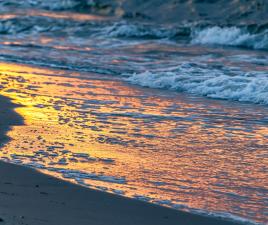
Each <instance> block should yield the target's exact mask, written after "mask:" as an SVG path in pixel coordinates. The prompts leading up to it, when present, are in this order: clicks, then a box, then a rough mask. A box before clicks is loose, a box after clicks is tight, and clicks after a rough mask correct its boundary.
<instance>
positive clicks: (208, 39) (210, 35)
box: [191, 26, 268, 49]
mask: <svg viewBox="0 0 268 225" xmlns="http://www.w3.org/2000/svg"><path fill="white" fill-rule="evenodd" d="M191 43H193V44H216V45H227V46H238V47H247V48H253V49H268V29H266V30H264V31H262V32H259V33H250V32H249V31H248V29H247V28H246V27H245V28H239V27H235V26H232V27H219V26H213V27H207V28H204V29H196V30H194V31H193V32H192V41H191Z"/></svg>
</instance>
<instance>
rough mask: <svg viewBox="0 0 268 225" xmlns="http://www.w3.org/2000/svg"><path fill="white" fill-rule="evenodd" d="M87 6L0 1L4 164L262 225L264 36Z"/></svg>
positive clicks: (267, 84) (267, 83)
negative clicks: (13, 116) (9, 118)
mask: <svg viewBox="0 0 268 225" xmlns="http://www.w3.org/2000/svg"><path fill="white" fill-rule="evenodd" d="M81 2H82V3H83V4H81ZM85 2H86V3H85ZM85 2H83V1H78V0H65V1H56V0H47V1H40V0H25V1H19V0H6V1H3V0H1V1H0V94H1V95H4V96H7V97H9V98H11V99H12V100H13V102H14V103H16V104H17V105H18V108H17V109H16V112H17V113H18V114H19V115H21V117H22V118H23V119H24V122H23V124H21V125H14V126H13V128H12V129H11V130H10V131H9V132H8V136H9V137H10V141H9V142H8V143H6V144H5V145H3V146H2V147H1V150H0V157H1V159H2V160H4V161H7V162H11V163H16V164H22V165H25V166H29V167H33V168H36V169H38V170H39V171H41V172H43V173H47V174H50V175H52V176H56V177H58V178H60V179H64V180H68V181H70V182H73V183H76V184H79V185H82V186H85V187H88V188H93V189H97V190H100V191H105V192H110V193H114V194H116V195H122V196H126V197H130V198H135V199H138V200H140V201H146V202H150V203H153V204H158V205H162V206H165V207H170V208H174V209H177V210H182V211H187V212H190V213H193V214H200V215H204V216H209V217H220V218H223V219H225V220H231V221H238V222H240V223H242V224H266V223H267V221H268V176H267V174H268V52H267V51H268V26H264V25H262V26H258V25H256V24H255V25H254V26H253V25H252V24H250V25H249V24H242V25H241V24H240V25H234V24H225V25H223V24H220V23H216V22H215V23H207V22H202V21H198V22H196V21H194V22H193V21H183V22H180V21H178V22H176V23H174V22H172V23H168V22H166V23H155V22H154V21H153V20H150V18H146V17H145V16H144V15H142V14H141V15H139V14H137V13H136V14H135V15H136V16H137V15H138V16H137V18H136V17H133V15H132V16H130V15H129V14H127V15H124V16H122V12H121V14H120V12H119V14H120V16H118V14H116V13H111V12H110V11H109V13H106V11H107V8H108V7H102V11H101V13H98V12H96V10H95V11H94V13H92V12H88V11H87V10H88V8H90V7H91V8H92V7H93V6H94V7H95V8H96V7H97V6H98V4H97V3H96V2H98V1H85ZM207 4H208V3H207ZM211 4H212V3H211ZM215 4H217V3H215ZM245 4H246V3H245ZM85 5H86V6H85ZM83 7H87V8H83ZM140 17H142V19H141V18H140Z"/></svg>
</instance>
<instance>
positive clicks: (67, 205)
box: [0, 97, 241, 225]
mask: <svg viewBox="0 0 268 225" xmlns="http://www.w3.org/2000/svg"><path fill="white" fill-rule="evenodd" d="M0 104H1V106H2V111H1V120H2V122H1V129H0V135H1V145H2V144H4V143H6V142H7V141H8V138H7V135H6V133H7V131H8V130H10V128H11V126H14V125H22V124H23V119H22V118H21V117H20V116H19V115H18V114H17V113H16V112H15V111H14V108H15V107H16V106H17V105H15V104H13V103H11V101H10V99H8V98H7V97H0ZM0 174H1V175H0V176H1V177H0V200H1V203H0V218H1V219H0V222H1V224H28V225H31V224H32V225H39V224H40V225H42V224H49V225H53V224H55V225H61V224H64V225H68V224H72V225H73V224H76V225H80V224H81V225H83V224H85V225H86V224H94V225H107V224H109V225H121V224H122V225H125V224H128V225H151V224H152V225H158V224H159V225H161V224H169V225H172V224H183V225H196V224H198V225H214V224H217V225H232V224H233V225H234V224H241V223H238V222H228V221H226V220H223V219H218V218H212V217H205V216H199V215H194V214H190V213H187V212H182V211H178V210H175V209H170V208H167V207H163V206H158V205H154V204H151V203H147V202H143V201H139V200H136V199H130V198H126V197H122V196H117V195H115V194H111V193H106V192H101V191H98V190H93V189H89V188H86V187H82V186H79V185H76V184H73V183H69V182H67V181H63V180H60V179H57V178H54V177H50V176H48V175H45V174H42V173H41V172H38V171H36V170H34V169H31V168H28V167H26V166H23V165H22V166H21V165H15V164H11V163H6V162H3V161H0Z"/></svg>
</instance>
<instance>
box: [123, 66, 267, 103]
mask: <svg viewBox="0 0 268 225" xmlns="http://www.w3.org/2000/svg"><path fill="white" fill-rule="evenodd" d="M127 81H129V82H131V83H132V84H137V85H141V86H144V87H150V88H160V89H167V90H175V91H183V92H187V93H193V94H197V95H202V96H207V97H211V98H218V99H227V100H236V101H242V102H251V103H258V104H268V73H264V72H262V73H260V72H250V73H244V74H243V73H242V72H238V71H236V72H235V74H234V73H232V71H229V73H226V71H225V70H217V69H209V68H206V67H201V66H200V67H195V66H191V65H190V64H187V63H186V64H184V65H181V66H180V67H178V68H177V70H175V71H174V70H173V71H168V70H167V71H166V72H165V71H164V72H163V71H146V72H143V73H135V74H132V75H130V76H129V77H128V78H127Z"/></svg>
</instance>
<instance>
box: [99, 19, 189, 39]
mask: <svg viewBox="0 0 268 225" xmlns="http://www.w3.org/2000/svg"><path fill="white" fill-rule="evenodd" d="M190 31H191V30H190V27H186V26H181V27H165V26H158V27H155V26H153V25H150V24H141V23H128V22H126V21H123V22H117V23H114V24H112V25H110V26H106V27H105V29H104V31H103V34H106V35H108V36H110V37H125V38H153V39H163V38H166V39H172V38H183V37H189V36H190Z"/></svg>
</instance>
